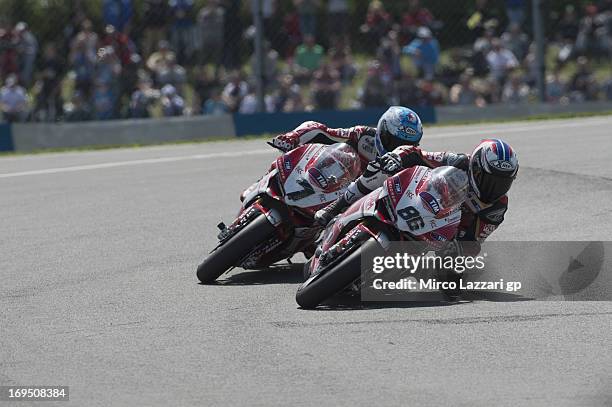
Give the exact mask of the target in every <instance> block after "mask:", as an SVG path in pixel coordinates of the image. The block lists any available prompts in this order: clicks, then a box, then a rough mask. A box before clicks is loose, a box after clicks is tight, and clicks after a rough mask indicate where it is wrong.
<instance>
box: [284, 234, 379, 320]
mask: <svg viewBox="0 0 612 407" xmlns="http://www.w3.org/2000/svg"><path fill="white" fill-rule="evenodd" d="M377 246H378V242H377V241H376V240H375V239H374V238H372V237H371V238H369V239H368V240H366V241H365V242H364V243H363V244H362V245H361V246H359V247H358V248H357V249H356V250H353V251H352V252H351V253H349V254H348V256H346V257H345V258H344V259H342V260H341V261H340V262H339V263H337V264H336V265H334V266H332V268H331V269H330V270H324V271H322V272H321V273H320V274H318V275H316V276H315V277H312V278H309V279H308V280H306V281H305V282H304V283H303V284H302V285H300V287H299V288H298V291H297V294H296V295H295V300H296V301H297V303H298V305H299V306H300V307H302V308H305V309H312V308H316V307H317V306H318V305H319V304H321V303H322V302H324V301H326V300H328V299H329V298H331V297H333V296H334V295H335V294H337V293H339V292H341V291H342V290H343V289H344V288H346V287H347V286H348V285H349V284H351V283H352V282H353V281H355V280H357V279H358V278H359V277H360V276H361V253H362V251H368V250H373V249H374V248H376V247H377Z"/></svg>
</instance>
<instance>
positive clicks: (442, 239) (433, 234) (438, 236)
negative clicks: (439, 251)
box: [430, 232, 446, 242]
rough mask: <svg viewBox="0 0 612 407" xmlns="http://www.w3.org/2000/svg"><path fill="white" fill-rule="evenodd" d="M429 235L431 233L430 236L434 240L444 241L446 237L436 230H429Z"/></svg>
mask: <svg viewBox="0 0 612 407" xmlns="http://www.w3.org/2000/svg"><path fill="white" fill-rule="evenodd" d="M430 235H431V237H433V238H434V240H437V241H438V242H444V241H445V240H446V238H445V237H444V236H442V235H439V234H437V233H436V232H431V233H430Z"/></svg>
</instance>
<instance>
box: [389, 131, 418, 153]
mask: <svg viewBox="0 0 612 407" xmlns="http://www.w3.org/2000/svg"><path fill="white" fill-rule="evenodd" d="M380 141H381V143H382V145H383V147H384V149H385V150H386V151H387V152H388V153H389V152H391V151H393V150H395V149H396V148H398V147H400V146H405V145H418V144H414V143H411V142H410V141H407V140H402V139H400V138H397V137H394V136H393V135H392V134H391V133H389V132H388V131H387V130H383V131H381V132H380Z"/></svg>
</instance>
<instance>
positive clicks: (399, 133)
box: [375, 106, 423, 155]
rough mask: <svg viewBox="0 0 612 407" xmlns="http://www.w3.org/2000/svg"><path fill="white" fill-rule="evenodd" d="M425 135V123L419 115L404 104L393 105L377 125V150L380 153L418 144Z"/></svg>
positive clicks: (383, 153)
mask: <svg viewBox="0 0 612 407" xmlns="http://www.w3.org/2000/svg"><path fill="white" fill-rule="evenodd" d="M421 137H423V124H422V123H421V119H420V118H419V115H417V114H416V113H415V112H414V111H413V110H412V109H408V108H407V107H403V106H391V107H390V108H389V109H387V111H386V112H385V113H383V115H382V116H381V117H380V120H378V126H377V127H376V140H375V144H376V151H377V152H378V154H379V155H385V154H386V153H388V152H390V151H393V150H395V149H396V148H397V147H399V146H403V145H413V146H418V145H419V142H420V141H421Z"/></svg>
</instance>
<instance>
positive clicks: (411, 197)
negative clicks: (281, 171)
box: [296, 166, 468, 308]
mask: <svg viewBox="0 0 612 407" xmlns="http://www.w3.org/2000/svg"><path fill="white" fill-rule="evenodd" d="M467 188H468V178H467V174H466V173H465V172H464V171H462V170H460V169H457V168H455V167H438V168H436V169H433V170H432V169H430V168H427V167H422V166H416V167H412V168H408V169H405V170H403V171H401V172H399V173H397V174H396V175H394V176H392V177H390V178H388V179H387V180H386V181H385V183H384V185H383V186H382V187H380V188H378V189H376V190H374V191H372V192H371V193H370V194H368V195H366V196H364V197H363V198H361V199H360V200H358V201H357V202H355V203H353V204H352V205H351V206H350V207H349V208H348V209H347V210H346V211H345V212H344V213H342V214H341V215H339V216H338V217H336V218H335V219H334V220H333V221H332V222H331V223H330V224H329V225H328V226H327V228H326V230H325V232H324V233H323V235H322V238H321V240H320V244H319V246H318V248H317V250H316V252H315V255H314V257H313V258H312V259H311V260H310V261H309V262H308V263H306V268H307V270H306V274H307V276H308V278H307V280H306V281H305V282H304V283H302V285H301V286H300V287H299V289H298V291H297V294H296V301H297V303H298V304H299V305H300V306H301V307H302V308H314V307H316V306H317V305H319V304H321V303H322V302H323V301H325V300H327V299H329V298H330V297H332V296H333V295H335V294H337V293H339V292H341V291H343V290H344V289H345V288H347V287H349V286H353V287H354V286H358V285H359V284H354V283H355V282H358V281H359V280H360V277H361V253H362V252H365V251H367V250H373V249H376V248H378V247H382V248H383V250H384V249H387V248H388V247H389V243H390V242H391V241H402V240H407V241H422V242H426V243H427V247H430V248H431V250H437V249H441V248H442V247H443V246H444V242H447V241H449V240H452V239H453V238H454V237H455V234H456V232H457V228H458V226H459V222H460V220H461V211H460V206H461V204H462V203H463V201H464V200H465V197H466V194H467Z"/></svg>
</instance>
